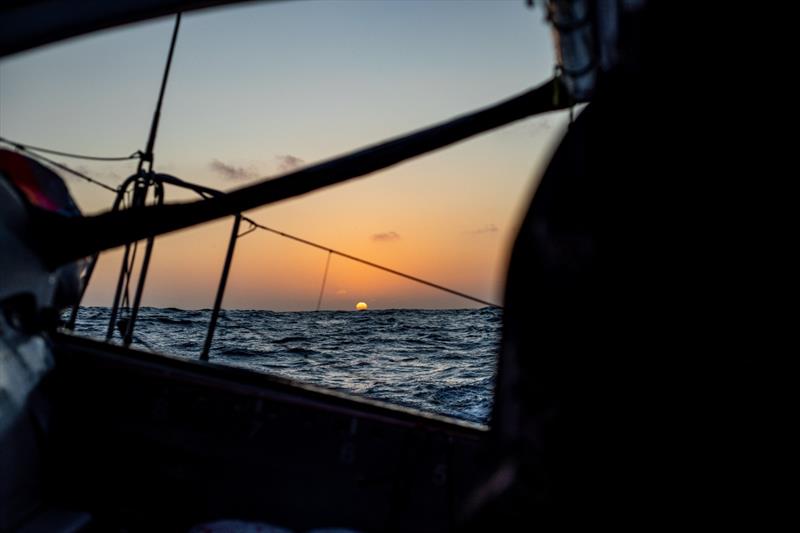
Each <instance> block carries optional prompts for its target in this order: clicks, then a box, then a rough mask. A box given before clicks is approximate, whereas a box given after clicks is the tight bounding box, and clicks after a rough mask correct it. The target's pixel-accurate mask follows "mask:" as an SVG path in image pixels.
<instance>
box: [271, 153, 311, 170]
mask: <svg viewBox="0 0 800 533" xmlns="http://www.w3.org/2000/svg"><path fill="white" fill-rule="evenodd" d="M275 159H277V160H278V170H279V171H280V172H289V171H292V170H294V169H296V168H298V167H302V166H303V165H305V164H306V161H305V159H301V158H299V157H296V156H293V155H291V154H283V155H276V156H275Z"/></svg>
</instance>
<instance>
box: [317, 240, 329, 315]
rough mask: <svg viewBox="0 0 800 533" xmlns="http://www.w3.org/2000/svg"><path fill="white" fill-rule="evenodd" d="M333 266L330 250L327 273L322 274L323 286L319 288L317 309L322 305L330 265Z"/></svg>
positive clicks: (326, 264)
mask: <svg viewBox="0 0 800 533" xmlns="http://www.w3.org/2000/svg"><path fill="white" fill-rule="evenodd" d="M329 266H331V252H328V260H327V261H325V273H324V274H323V275H322V287H320V289H319V298H318V299H317V311H319V308H320V306H321V305H322V295H323V293H324V292H325V282H326V281H328V267H329Z"/></svg>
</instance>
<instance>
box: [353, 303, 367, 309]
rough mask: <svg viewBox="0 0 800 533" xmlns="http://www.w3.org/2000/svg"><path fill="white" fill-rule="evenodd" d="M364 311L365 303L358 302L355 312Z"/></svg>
mask: <svg viewBox="0 0 800 533" xmlns="http://www.w3.org/2000/svg"><path fill="white" fill-rule="evenodd" d="M366 310H367V304H366V302H358V303H357V304H356V311H366Z"/></svg>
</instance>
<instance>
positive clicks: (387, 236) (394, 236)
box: [372, 231, 400, 242]
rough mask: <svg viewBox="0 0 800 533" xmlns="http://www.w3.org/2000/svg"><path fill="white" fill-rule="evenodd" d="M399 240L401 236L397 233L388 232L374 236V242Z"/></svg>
mask: <svg viewBox="0 0 800 533" xmlns="http://www.w3.org/2000/svg"><path fill="white" fill-rule="evenodd" d="M398 239H400V235H399V234H398V233H397V232H396V231H386V232H383V233H374V234H373V235H372V240H373V241H378V242H389V241H396V240H398Z"/></svg>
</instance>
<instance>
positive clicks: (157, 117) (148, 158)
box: [139, 13, 181, 171]
mask: <svg viewBox="0 0 800 533" xmlns="http://www.w3.org/2000/svg"><path fill="white" fill-rule="evenodd" d="M180 27H181V14H180V13H178V14H177V15H176V17H175V27H174V28H173V30H172V41H170V44H169V52H168V54H167V64H166V65H165V66H164V76H163V77H162V78H161V89H160V90H159V92H158V101H157V102H156V109H155V111H154V112H153V121H152V122H151V124H150V135H148V137H147V148H145V150H144V153H142V155H141V157H140V159H139V170H141V169H142V165H143V164H144V163H145V162H147V163H148V165H149V170H150V171H152V170H153V148H154V147H155V144H156V134H157V133H158V124H159V122H160V121H161V105H162V104H163V103H164V92H165V91H166V89H167V80H168V79H169V71H170V68H172V56H173V55H174V53H175V41H176V40H177V39H178V30H179V29H180Z"/></svg>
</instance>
